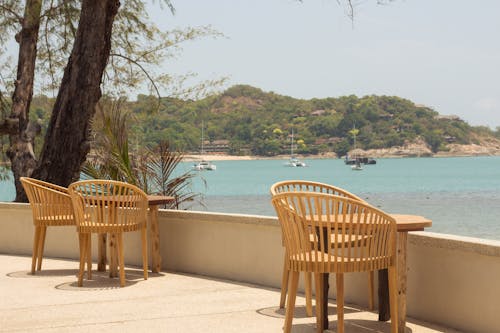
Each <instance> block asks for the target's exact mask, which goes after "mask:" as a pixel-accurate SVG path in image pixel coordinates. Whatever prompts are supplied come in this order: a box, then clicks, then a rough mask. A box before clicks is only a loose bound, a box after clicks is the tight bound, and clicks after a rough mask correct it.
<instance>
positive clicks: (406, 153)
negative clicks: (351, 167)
mask: <svg viewBox="0 0 500 333" xmlns="http://www.w3.org/2000/svg"><path fill="white" fill-rule="evenodd" d="M350 156H352V155H351V154H350ZM364 156H366V157H374V158H383V157H428V156H433V154H432V151H431V149H430V148H429V146H428V145H427V143H425V141H424V140H422V139H416V140H415V141H413V142H407V143H405V144H404V145H403V146H394V147H390V148H381V149H369V150H365V151H364Z"/></svg>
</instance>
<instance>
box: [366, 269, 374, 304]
mask: <svg viewBox="0 0 500 333" xmlns="http://www.w3.org/2000/svg"><path fill="white" fill-rule="evenodd" d="M374 281H375V272H374V271H369V272H368V309H369V310H370V311H373V310H374V309H375V287H374Z"/></svg>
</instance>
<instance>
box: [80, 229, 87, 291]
mask: <svg viewBox="0 0 500 333" xmlns="http://www.w3.org/2000/svg"><path fill="white" fill-rule="evenodd" d="M78 241H79V247H80V268H79V270H78V287H81V286H82V285H83V273H84V272H85V261H86V258H87V257H86V252H87V244H86V241H85V234H83V233H78Z"/></svg>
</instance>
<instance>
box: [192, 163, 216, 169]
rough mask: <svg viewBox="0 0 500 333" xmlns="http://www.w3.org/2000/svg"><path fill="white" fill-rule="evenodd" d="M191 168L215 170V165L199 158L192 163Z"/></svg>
mask: <svg viewBox="0 0 500 333" xmlns="http://www.w3.org/2000/svg"><path fill="white" fill-rule="evenodd" d="M193 169H195V170H197V171H205V170H207V171H215V170H217V166H216V165H215V164H213V163H212V162H210V161H205V160H201V161H199V162H196V163H195V164H194V165H193Z"/></svg>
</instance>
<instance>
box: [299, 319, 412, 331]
mask: <svg viewBox="0 0 500 333" xmlns="http://www.w3.org/2000/svg"><path fill="white" fill-rule="evenodd" d="M344 328H345V331H346V332H349V333H390V332H391V323H390V322H383V321H377V320H362V319H346V320H345V321H344ZM312 332H316V324H315V323H307V324H302V323H301V324H292V333H312ZM324 332H331V333H333V332H337V322H336V321H331V320H330V321H329V322H328V329H327V330H325V331H324ZM412 332H413V330H412V329H411V328H409V327H406V328H405V331H404V332H403V333H412Z"/></svg>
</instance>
